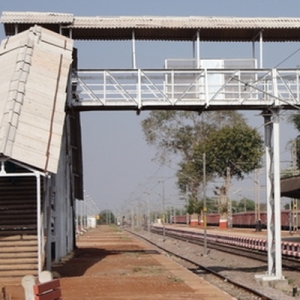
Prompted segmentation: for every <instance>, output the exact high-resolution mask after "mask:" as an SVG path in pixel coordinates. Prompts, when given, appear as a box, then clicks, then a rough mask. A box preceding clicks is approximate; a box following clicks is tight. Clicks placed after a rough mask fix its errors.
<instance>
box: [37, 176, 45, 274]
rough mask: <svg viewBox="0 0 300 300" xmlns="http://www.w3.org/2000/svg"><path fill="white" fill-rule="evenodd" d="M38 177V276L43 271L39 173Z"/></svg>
mask: <svg viewBox="0 0 300 300" xmlns="http://www.w3.org/2000/svg"><path fill="white" fill-rule="evenodd" d="M35 176H36V202H37V231H38V274H40V273H41V271H42V240H43V237H42V231H43V228H42V221H41V178H40V174H39V173H38V172H35Z"/></svg>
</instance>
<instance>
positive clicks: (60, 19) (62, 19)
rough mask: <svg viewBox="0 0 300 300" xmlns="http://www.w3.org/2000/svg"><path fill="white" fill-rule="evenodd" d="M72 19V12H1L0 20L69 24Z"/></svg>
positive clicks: (13, 22) (12, 22)
mask: <svg viewBox="0 0 300 300" xmlns="http://www.w3.org/2000/svg"><path fill="white" fill-rule="evenodd" d="M73 19H74V15H73V14H62V13H53V12H47V13H40V12H3V13H2V16H1V22H2V23H5V24H22V23H29V24H35V23H40V24H42V23H45V24H47V23H48V24H49V23H54V24H70V23H72V22H73Z"/></svg>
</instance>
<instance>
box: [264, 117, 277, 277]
mask: <svg viewBox="0 0 300 300" xmlns="http://www.w3.org/2000/svg"><path fill="white" fill-rule="evenodd" d="M263 116H264V124H265V155H266V192H267V195H266V197H267V240H268V275H269V276H272V275H273V274H274V270H275V260H274V254H275V249H274V243H275V241H274V226H273V225H274V224H273V222H272V220H273V210H274V199H273V195H272V159H271V158H272V143H271V137H272V132H273V124H272V121H271V112H270V111H266V112H263Z"/></svg>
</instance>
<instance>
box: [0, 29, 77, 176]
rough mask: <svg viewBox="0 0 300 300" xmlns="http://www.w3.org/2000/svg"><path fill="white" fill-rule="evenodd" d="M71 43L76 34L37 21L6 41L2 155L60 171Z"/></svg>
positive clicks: (0, 53)
mask: <svg viewBox="0 0 300 300" xmlns="http://www.w3.org/2000/svg"><path fill="white" fill-rule="evenodd" d="M72 49H73V41H72V40H70V39H68V38H66V37H63V36H61V35H58V34H56V33H53V32H52V31H49V30H46V29H43V28H41V27H38V26H35V27H33V28H31V29H30V30H28V31H26V32H23V33H21V34H18V35H16V36H13V37H11V38H10V39H8V40H6V41H3V42H2V44H1V48H0V67H1V68H2V66H5V67H6V70H7V73H6V75H7V76H6V77H2V78H1V84H2V85H3V86H4V88H5V91H4V92H2V93H1V96H2V97H1V99H0V153H1V154H2V155H4V156H7V157H10V158H12V159H15V160H17V161H21V162H24V163H26V164H28V165H31V166H34V167H37V168H39V169H42V170H44V171H50V172H53V173H56V171H57V164H58V160H59V152H60V147H61V136H62V130H63V126H64V118H65V114H64V109H65V102H66V86H67V81H68V75H69V69H70V65H71V63H72ZM7 62H9V63H7ZM9 66H11V67H9Z"/></svg>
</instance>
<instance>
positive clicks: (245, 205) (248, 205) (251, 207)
mask: <svg viewBox="0 0 300 300" xmlns="http://www.w3.org/2000/svg"><path fill="white" fill-rule="evenodd" d="M243 211H255V202H254V201H253V200H251V199H248V198H245V197H244V198H242V199H241V200H240V201H239V202H238V205H237V212H243Z"/></svg>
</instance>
